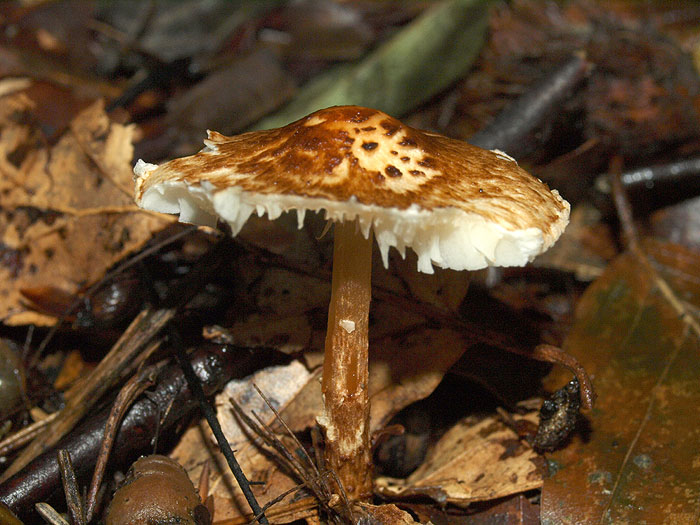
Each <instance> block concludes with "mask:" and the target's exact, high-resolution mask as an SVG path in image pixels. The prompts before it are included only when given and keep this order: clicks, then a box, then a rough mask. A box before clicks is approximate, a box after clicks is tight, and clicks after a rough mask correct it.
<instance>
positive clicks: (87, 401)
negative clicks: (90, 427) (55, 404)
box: [0, 308, 176, 481]
mask: <svg viewBox="0 0 700 525" xmlns="http://www.w3.org/2000/svg"><path fill="white" fill-rule="evenodd" d="M175 311H176V310H175V308H163V309H159V310H152V309H150V308H147V309H145V310H142V311H141V313H139V314H138V315H137V316H136V318H135V319H134V320H133V321H132V322H131V324H130V325H129V327H128V328H127V329H126V331H125V332H124V333H123V334H122V336H121V337H120V338H119V340H118V341H117V342H116V343H115V344H114V346H113V347H112V349H111V350H110V351H109V353H108V354H107V355H106V356H105V357H104V359H102V361H100V364H99V365H97V367H96V368H95V369H94V370H93V371H92V372H91V373H90V375H89V376H88V377H87V378H86V380H85V381H81V382H80V384H78V385H76V386H74V387H73V388H71V389H70V390H69V391H68V392H67V393H66V399H67V402H66V406H65V407H64V408H63V410H61V415H60V417H58V418H56V419H55V420H54V421H52V422H51V423H49V425H48V428H47V429H46V432H44V433H43V434H42V435H41V436H39V438H37V439H35V440H34V441H33V442H32V443H31V444H30V445H29V446H28V447H27V448H26V449H24V450H23V451H22V453H21V454H20V455H19V456H18V457H17V459H16V460H15V461H14V462H13V463H12V465H10V467H9V468H8V469H7V470H6V471H5V472H4V474H3V475H2V478H0V481H4V480H6V479H7V478H9V477H10V476H11V475H12V474H14V473H16V472H18V471H19V470H21V469H22V468H23V467H24V466H26V465H27V464H28V463H29V462H30V461H31V460H32V459H34V458H35V457H36V456H38V455H39V454H40V453H42V452H43V451H45V450H46V449H48V448H49V447H51V446H53V445H55V444H56V443H57V442H58V440H59V439H61V438H62V437H63V436H64V435H66V433H68V432H69V431H70V430H71V429H72V428H73V427H74V426H75V424H76V423H77V422H78V421H79V420H80V419H81V418H82V417H83V416H84V415H85V414H86V413H87V412H88V410H89V409H90V408H91V407H92V406H93V405H94V404H95V403H96V402H97V401H98V399H99V398H100V396H102V394H104V393H105V392H106V391H107V389H109V388H110V387H111V386H112V385H113V384H114V382H115V381H116V380H117V379H118V378H119V376H120V374H121V373H122V372H123V371H124V369H125V368H126V367H127V366H128V365H129V364H131V362H132V361H133V360H134V359H135V358H136V356H138V354H139V353H140V352H142V351H143V348H144V346H145V345H146V344H147V343H148V342H149V341H150V339H151V338H152V337H153V335H154V334H156V333H157V332H158V331H159V330H160V329H161V328H162V327H163V326H165V324H166V323H167V322H168V321H170V320H171V319H172V318H173V317H174V315H175Z"/></svg>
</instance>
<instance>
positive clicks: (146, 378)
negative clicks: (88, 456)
mask: <svg viewBox="0 0 700 525" xmlns="http://www.w3.org/2000/svg"><path fill="white" fill-rule="evenodd" d="M155 377H156V367H148V368H145V369H143V370H140V371H139V372H138V373H137V374H136V375H134V376H133V377H132V378H131V379H129V381H127V383H126V384H125V385H124V386H123V387H122V388H121V390H120V391H119V394H118V395H117V398H116V399H115V400H114V403H113V404H112V408H111V411H110V413H109V417H108V418H107V423H106V424H105V432H104V439H103V440H102V447H101V448H100V452H99V454H98V456H97V464H96V465H95V472H94V473H93V475H92V482H91V483H90V489H89V490H88V494H87V501H86V506H85V517H86V519H87V521H88V522H90V521H91V520H92V517H93V513H94V511H95V503H96V501H97V493H98V491H99V488H100V484H101V483H102V477H103V476H104V472H105V469H106V468H107V460H108V459H109V453H110V452H111V450H112V444H113V443H114V438H115V437H116V435H117V431H118V430H119V424H120V423H121V421H122V418H123V417H124V414H126V412H127V410H128V409H129V407H130V406H131V405H132V404H133V402H134V401H135V400H136V398H137V397H139V396H140V395H141V394H142V393H143V391H144V390H146V389H147V388H148V387H150V386H152V385H153V383H154V381H155Z"/></svg>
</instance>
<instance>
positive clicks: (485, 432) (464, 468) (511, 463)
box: [375, 413, 543, 507]
mask: <svg viewBox="0 0 700 525" xmlns="http://www.w3.org/2000/svg"><path fill="white" fill-rule="evenodd" d="M534 416H535V414H534V413H531V414H530V418H531V419H532V418H534ZM516 417H520V416H516ZM542 467H543V465H542V461H541V458H540V457H539V456H538V455H537V453H535V451H533V450H532V448H531V447H530V446H529V445H527V444H526V443H524V442H522V441H521V440H520V439H518V436H517V434H516V433H515V431H514V430H512V429H511V428H509V427H508V426H507V425H506V424H505V423H504V422H503V421H501V420H500V418H498V417H497V416H489V417H476V416H469V417H467V418H464V419H463V420H461V421H460V422H459V423H457V424H456V425H455V426H454V427H452V428H451V429H450V430H449V431H447V433H446V434H445V435H444V436H443V437H442V438H441V439H440V441H439V442H438V443H437V444H436V445H435V447H433V448H432V449H431V450H430V451H429V452H428V455H427V457H426V459H425V461H424V462H423V464H422V465H421V466H420V467H418V469H417V470H416V471H414V472H413V474H411V475H410V476H409V477H408V478H406V479H405V480H404V479H396V478H389V477H380V478H378V479H377V480H375V486H376V490H377V492H379V494H381V495H382V496H384V497H388V498H415V497H417V496H422V497H429V498H431V499H433V500H435V501H436V502H438V503H440V504H443V505H444V504H446V503H452V504H454V505H458V506H464V507H466V506H468V505H469V504H470V503H472V502H475V501H485V500H493V499H498V498H502V497H505V496H510V495H511V494H517V493H519V492H525V491H527V490H532V489H536V488H539V487H541V486H542V471H543V468H542Z"/></svg>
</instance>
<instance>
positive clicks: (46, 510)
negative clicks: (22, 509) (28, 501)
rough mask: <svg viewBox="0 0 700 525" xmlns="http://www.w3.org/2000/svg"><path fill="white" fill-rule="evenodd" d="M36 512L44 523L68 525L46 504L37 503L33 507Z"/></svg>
mask: <svg viewBox="0 0 700 525" xmlns="http://www.w3.org/2000/svg"><path fill="white" fill-rule="evenodd" d="M34 507H35V508H36V511H37V512H38V513H39V514H40V515H41V517H42V518H44V521H45V522H46V523H49V524H50V525H70V523H68V522H67V521H66V520H65V519H63V516H61V515H60V514H59V513H58V512H56V510H55V509H54V508H53V507H52V506H51V505H49V504H48V503H37V504H36V505H34Z"/></svg>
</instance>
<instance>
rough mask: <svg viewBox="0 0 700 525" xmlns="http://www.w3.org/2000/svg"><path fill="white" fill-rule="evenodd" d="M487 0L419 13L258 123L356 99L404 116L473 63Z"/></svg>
mask: <svg viewBox="0 0 700 525" xmlns="http://www.w3.org/2000/svg"><path fill="white" fill-rule="evenodd" d="M489 3H490V2H489V1H488V0H451V1H447V2H444V3H441V4H439V5H437V6H435V7H433V8H432V9H430V10H429V11H428V12H427V13H425V14H423V15H422V16H420V17H419V18H418V19H417V20H415V21H414V22H413V23H411V24H410V25H409V26H408V27H407V28H405V29H403V30H402V31H400V32H399V33H398V34H397V35H396V36H394V37H393V38H391V39H390V40H389V41H388V42H386V43H385V44H383V45H381V46H380V47H379V48H377V49H376V50H375V51H373V52H372V53H370V54H369V55H368V56H367V57H365V58H364V59H363V60H362V61H360V62H358V63H356V64H351V65H343V66H338V67H335V68H333V69H331V70H330V71H328V72H326V73H324V74H321V75H319V76H318V77H317V78H315V79H314V80H312V81H310V82H309V83H308V84H306V85H305V86H304V87H303V88H302V90H301V91H300V93H299V95H298V96H297V97H296V98H295V99H294V100H293V101H292V102H291V103H290V104H288V105H287V106H286V107H284V108H283V109H282V110H281V111H279V112H277V113H275V114H274V115H271V116H270V117H268V118H265V119H263V120H262V121H261V122H259V123H258V124H257V125H256V126H255V127H256V128H257V129H265V128H274V127H279V126H283V125H285V124H288V123H289V122H292V121H294V120H297V119H300V118H302V117H303V116H305V115H308V114H309V113H312V112H313V111H316V110H318V109H322V108H326V107H330V106H336V105H345V104H354V105H358V106H367V107H371V108H375V109H379V110H381V111H384V112H386V113H389V114H390V115H394V116H400V115H402V114H404V113H406V112H407V111H409V110H410V109H412V108H414V107H416V106H417V105H419V104H420V103H421V102H423V101H425V100H427V99H428V98H430V97H431V96H433V95H435V94H436V93H438V92H439V91H441V90H443V89H445V88H446V87H447V86H449V85H450V84H451V83H453V82H454V81H455V80H457V79H458V78H459V77H460V76H462V75H463V74H464V73H465V72H466V71H467V69H468V68H469V67H470V66H471V64H472V62H473V61H474V59H475V58H476V56H477V54H478V52H479V50H480V49H481V46H482V44H483V41H484V34H485V32H486V27H487V19H488V18H487V15H488V9H487V7H488V5H489Z"/></svg>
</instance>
